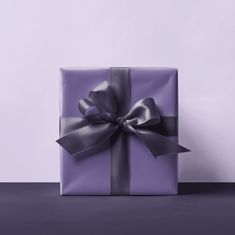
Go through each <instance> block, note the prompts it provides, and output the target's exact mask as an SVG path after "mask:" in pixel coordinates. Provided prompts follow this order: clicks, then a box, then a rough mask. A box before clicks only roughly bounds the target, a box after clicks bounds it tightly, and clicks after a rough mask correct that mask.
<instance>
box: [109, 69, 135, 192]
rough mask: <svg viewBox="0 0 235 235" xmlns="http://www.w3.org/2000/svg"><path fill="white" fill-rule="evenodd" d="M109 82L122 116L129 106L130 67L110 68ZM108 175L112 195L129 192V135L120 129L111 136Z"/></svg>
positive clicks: (118, 111)
mask: <svg viewBox="0 0 235 235" xmlns="http://www.w3.org/2000/svg"><path fill="white" fill-rule="evenodd" d="M109 83H110V87H111V88H112V90H113V92H114V93H115V96H116V98H117V114H118V116H121V117H124V116H125V115H126V114H127V112H128V111H129V109H130V106H131V79H130V69H129V68H111V69H110V80H109ZM110 177H111V178H110V183H111V194H112V195H128V194H129V191H130V158H129V135H128V133H126V132H124V131H122V130H118V131H117V132H116V133H115V134H114V135H113V136H112V137H111V152H110Z"/></svg>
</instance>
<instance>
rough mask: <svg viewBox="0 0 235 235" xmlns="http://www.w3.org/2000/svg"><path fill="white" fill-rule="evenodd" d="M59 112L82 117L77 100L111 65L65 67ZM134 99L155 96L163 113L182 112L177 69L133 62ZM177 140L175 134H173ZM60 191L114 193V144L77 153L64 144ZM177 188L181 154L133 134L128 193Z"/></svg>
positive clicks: (158, 192) (174, 190) (157, 192)
mask: <svg viewBox="0 0 235 235" xmlns="http://www.w3.org/2000/svg"><path fill="white" fill-rule="evenodd" d="M61 72H62V76H61V97H60V116H61V117H80V116H81V114H80V112H79V111H78V101H79V100H80V99H82V98H84V97H87V95H88V92H89V91H90V90H92V89H93V88H95V87H96V86H97V85H98V84H99V83H101V82H102V81H104V80H108V79H109V73H110V69H109V68H62V69H61ZM130 76H131V104H132V105H133V104H134V103H135V102H137V101H138V100H140V99H142V98H145V97H153V98H154V100H155V102H156V104H157V106H158V109H159V111H160V113H161V115H162V116H174V117H177V116H178V99H177V69H174V68H131V70H130ZM169 138H170V139H172V140H174V141H177V136H175V137H169ZM61 194H62V195H110V150H109V148H108V146H107V148H105V149H103V150H102V151H99V152H97V153H94V154H92V155H91V156H88V157H87V156H86V157H84V156H82V155H79V156H77V157H73V156H71V155H70V154H68V153H67V152H66V151H65V150H64V149H62V148H61ZM165 194H177V155H176V154H171V155H164V156H158V157H157V158H155V157H153V155H152V154H151V152H150V151H149V150H148V149H147V147H146V146H145V145H144V144H143V143H141V142H140V140H139V139H138V138H135V137H132V136H131V137H130V195H165Z"/></svg>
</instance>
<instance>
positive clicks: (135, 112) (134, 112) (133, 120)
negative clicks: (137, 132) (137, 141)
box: [125, 98, 160, 127]
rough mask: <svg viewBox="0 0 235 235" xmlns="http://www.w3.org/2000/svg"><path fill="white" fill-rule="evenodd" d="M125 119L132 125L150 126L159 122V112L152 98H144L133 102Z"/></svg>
mask: <svg viewBox="0 0 235 235" xmlns="http://www.w3.org/2000/svg"><path fill="white" fill-rule="evenodd" d="M125 119H126V120H127V123H128V124H129V125H131V126H133V127H144V126H152V125H156V124H158V123H159V122H160V113H159V111H158V110H157V106H156V104H155V102H154V99H153V98H144V99H141V100H139V101H138V102H136V103H135V104H134V106H133V107H132V108H131V109H130V111H129V112H128V113H127V115H126V116H125Z"/></svg>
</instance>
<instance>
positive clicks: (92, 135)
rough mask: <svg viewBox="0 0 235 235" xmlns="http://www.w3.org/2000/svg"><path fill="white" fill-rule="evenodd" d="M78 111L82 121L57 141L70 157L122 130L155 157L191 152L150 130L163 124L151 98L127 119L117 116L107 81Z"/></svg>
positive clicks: (127, 116)
mask: <svg viewBox="0 0 235 235" xmlns="http://www.w3.org/2000/svg"><path fill="white" fill-rule="evenodd" d="M78 108H79V110H80V112H81V113H82V114H83V118H79V119H78V120H77V122H75V123H73V125H72V126H73V127H71V126H70V129H71V131H68V132H69V133H68V134H66V135H64V136H62V137H61V138H60V139H59V140H57V142H58V143H59V144H60V145H61V146H62V147H63V148H64V149H66V150H67V151H68V152H69V153H70V154H71V155H73V154H78V153H81V152H83V151H87V150H89V149H92V148H95V147H96V146H98V145H100V144H102V143H104V142H105V141H107V140H108V139H110V137H111V136H113V135H114V134H115V133H116V132H117V131H118V130H119V129H121V130H122V131H124V132H126V133H128V134H134V135H136V136H137V137H139V139H140V140H141V141H142V142H143V143H144V144H145V145H146V146H147V147H148V149H149V150H150V151H151V153H152V154H153V156H155V157H156V156H158V155H164V154H173V153H180V152H187V151H189V150H188V149H186V148H184V147H182V146H180V145H178V144H177V143H174V142H172V141H171V140H169V139H168V138H167V137H165V136H163V135H161V134H159V133H157V132H155V131H153V130H151V128H149V127H154V126H156V125H158V124H159V123H160V122H161V117H160V114H159V112H158V110H157V107H156V104H155V102H154V99H153V98H151V97H148V98H144V99H141V100H139V101H138V102H137V103H136V104H135V105H134V106H133V107H132V108H131V109H130V110H129V112H128V113H127V114H126V115H125V116H118V115H117V103H116V97H115V95H114V93H113V91H112V89H111V87H110V86H109V84H108V82H107V81H104V82H102V83H101V84H99V85H98V86H97V87H96V88H95V89H94V90H92V91H90V92H89V96H88V98H87V99H81V100H80V101H79V105H78Z"/></svg>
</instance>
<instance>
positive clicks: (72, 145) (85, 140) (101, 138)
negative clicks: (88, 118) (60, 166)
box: [56, 123, 118, 155]
mask: <svg viewBox="0 0 235 235" xmlns="http://www.w3.org/2000/svg"><path fill="white" fill-rule="evenodd" d="M117 129H118V126H117V125H114V124H111V123H104V124H87V125H85V126H82V127H81V128H78V129H76V130H73V131H71V132H69V133H68V134H66V135H65V136H63V137H61V138H60V139H58V140H57V141H56V142H57V143H58V144H60V145H61V146H62V147H63V148H64V149H65V150H66V151H67V152H69V153H70V154H71V155H74V154H78V153H81V152H84V151H87V150H89V149H91V148H94V147H96V146H98V145H100V144H101V143H104V142H105V141H106V140H108V139H109V138H110V137H111V136H112V135H113V134H114V133H115V132H116V131H117Z"/></svg>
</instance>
